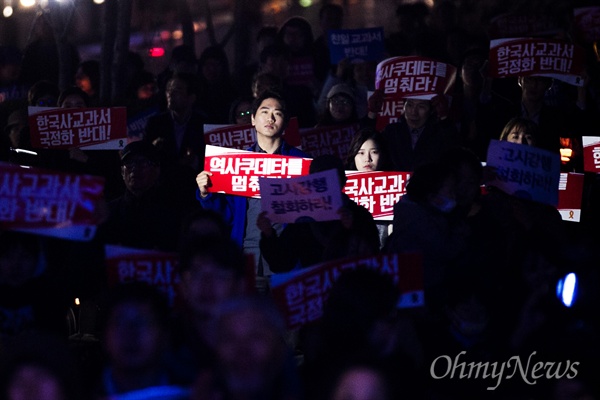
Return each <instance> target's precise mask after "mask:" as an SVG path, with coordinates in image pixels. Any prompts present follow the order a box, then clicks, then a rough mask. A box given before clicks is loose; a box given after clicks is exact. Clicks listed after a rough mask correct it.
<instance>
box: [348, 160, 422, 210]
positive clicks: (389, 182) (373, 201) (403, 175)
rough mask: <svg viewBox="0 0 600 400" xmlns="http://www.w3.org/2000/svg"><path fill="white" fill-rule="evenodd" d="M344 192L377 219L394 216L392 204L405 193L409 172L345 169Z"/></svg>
mask: <svg viewBox="0 0 600 400" xmlns="http://www.w3.org/2000/svg"><path fill="white" fill-rule="evenodd" d="M346 177H347V181H346V186H345V187H344V192H345V193H346V194H347V195H348V197H350V198H351V199H352V200H354V201H355V202H356V203H357V204H360V205H361V206H363V207H365V208H366V209H367V210H369V211H370V212H371V214H373V218H374V219H377V220H389V221H391V220H392V219H393V217H394V205H395V204H396V203H397V202H398V200H400V197H402V196H403V195H405V194H406V183H407V182H408V179H409V178H410V173H409V172H390V171H372V172H358V171H346Z"/></svg>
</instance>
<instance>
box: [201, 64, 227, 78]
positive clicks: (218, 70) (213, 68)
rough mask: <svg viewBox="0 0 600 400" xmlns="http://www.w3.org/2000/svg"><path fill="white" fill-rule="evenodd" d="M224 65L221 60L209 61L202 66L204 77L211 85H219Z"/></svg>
mask: <svg viewBox="0 0 600 400" xmlns="http://www.w3.org/2000/svg"><path fill="white" fill-rule="evenodd" d="M222 73H223V65H222V64H221V62H220V61H219V60H215V59H208V60H206V61H205V62H204V64H203V65H202V75H204V78H205V79H206V81H207V82H209V83H217V82H219V80H220V79H221V75H222Z"/></svg>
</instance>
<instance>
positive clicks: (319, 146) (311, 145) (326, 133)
mask: <svg viewBox="0 0 600 400" xmlns="http://www.w3.org/2000/svg"><path fill="white" fill-rule="evenodd" d="M359 128H360V126H359V125H358V124H346V125H335V126H324V127H322V128H310V129H302V130H301V131H300V140H301V147H302V151H305V152H306V153H308V154H310V155H311V156H312V157H317V156H320V155H323V154H333V155H334V156H337V157H339V158H340V159H341V160H345V159H346V156H347V155H348V151H349V150H350V143H351V142H352V138H353V137H354V134H355V133H356V131H358V129H359Z"/></svg>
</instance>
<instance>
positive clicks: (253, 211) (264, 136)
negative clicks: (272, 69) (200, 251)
mask: <svg viewBox="0 0 600 400" xmlns="http://www.w3.org/2000/svg"><path fill="white" fill-rule="evenodd" d="M289 119H290V114H289V112H288V110H287V107H286V102H285V100H284V99H283V97H281V96H280V95H279V94H278V93H276V92H272V91H270V90H265V91H263V92H262V93H261V94H260V95H259V96H258V97H257V98H256V99H255V100H254V102H253V104H252V125H253V126H254V128H255V129H256V143H254V144H253V145H252V146H251V147H250V148H249V149H248V150H250V151H253V152H257V153H268V154H279V155H285V156H295V157H308V155H307V154H306V153H304V152H302V151H301V150H299V149H297V148H295V147H292V146H290V145H289V144H288V143H286V141H285V140H284V139H283V137H282V135H283V132H284V130H285V128H286V126H287V124H288V122H289ZM212 175H213V173H212V172H210V171H207V170H206V166H205V170H204V171H202V172H200V173H199V174H198V176H197V177H196V183H197V185H198V192H197V195H196V197H197V198H198V200H199V201H200V204H201V205H202V207H203V208H207V209H212V210H216V211H218V212H219V213H220V214H221V215H223V217H224V219H225V221H226V222H227V223H228V224H229V225H230V226H231V236H232V238H233V239H235V240H236V242H238V243H239V244H240V245H242V247H243V249H244V252H246V253H247V254H252V255H254V259H255V264H256V274H257V276H258V277H266V276H269V275H270V274H271V272H270V268H269V266H268V264H267V263H266V262H265V261H264V259H263V258H262V256H261V252H260V248H259V241H260V231H259V229H258V228H257V226H256V220H257V218H258V215H259V213H260V211H261V208H260V200H259V199H248V198H246V197H241V196H225V195H222V194H215V193H210V190H209V189H210V187H211V176H212ZM275 229H276V230H278V231H279V232H280V231H281V229H282V227H281V226H275ZM260 281H264V279H258V280H257V284H260Z"/></svg>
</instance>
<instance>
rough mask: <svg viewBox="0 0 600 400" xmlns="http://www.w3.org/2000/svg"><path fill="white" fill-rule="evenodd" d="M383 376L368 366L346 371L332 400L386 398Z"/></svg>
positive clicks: (381, 399)
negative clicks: (367, 367)
mask: <svg viewBox="0 0 600 400" xmlns="http://www.w3.org/2000/svg"><path fill="white" fill-rule="evenodd" d="M386 399H387V395H386V391H385V387H384V382H383V378H382V377H381V376H379V375H378V374H377V373H376V372H374V371H370V370H368V369H366V368H357V369H353V370H350V371H348V372H346V373H345V374H344V375H343V376H342V378H341V379H340V380H339V382H338V384H337V385H336V388H335V390H334V392H333V396H332V398H331V400H386Z"/></svg>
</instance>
